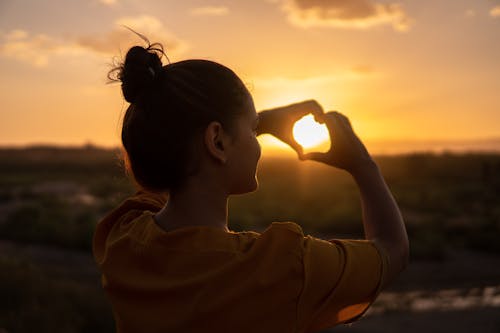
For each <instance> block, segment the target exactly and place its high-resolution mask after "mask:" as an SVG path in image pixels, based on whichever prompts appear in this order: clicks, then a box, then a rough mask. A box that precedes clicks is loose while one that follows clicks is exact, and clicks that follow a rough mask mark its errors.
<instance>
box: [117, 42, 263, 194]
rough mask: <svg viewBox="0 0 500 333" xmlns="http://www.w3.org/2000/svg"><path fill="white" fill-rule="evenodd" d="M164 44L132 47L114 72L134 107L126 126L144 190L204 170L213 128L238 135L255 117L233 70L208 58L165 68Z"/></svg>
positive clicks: (173, 184)
mask: <svg viewBox="0 0 500 333" xmlns="http://www.w3.org/2000/svg"><path fill="white" fill-rule="evenodd" d="M158 46H159V45H158V44H154V45H150V46H149V47H147V48H143V47H140V46H134V47H132V48H131V49H130V50H129V51H128V52H127V55H126V57H125V61H124V62H123V64H121V65H120V66H119V67H117V68H116V69H115V70H113V71H112V72H111V73H116V74H117V78H118V80H120V81H121V82H122V92H123V95H124V97H125V99H126V100H127V101H128V102H129V103H130V106H129V107H128V109H127V111H126V114H125V117H124V120H123V127H122V142H123V146H124V148H125V151H126V159H127V164H128V167H129V171H131V172H132V173H133V176H134V178H135V180H136V182H137V183H138V184H139V185H141V186H142V187H144V188H147V189H150V190H155V191H166V190H174V189H176V188H178V187H180V186H182V185H183V183H184V182H185V181H186V179H187V178H188V177H190V176H191V175H193V174H195V173H196V172H197V171H198V167H199V164H200V156H202V152H201V150H203V144H202V143H203V142H204V140H205V139H206V131H207V128H208V127H209V125H210V124H212V123H216V124H219V125H220V127H221V128H220V129H219V130H223V131H225V133H227V134H228V135H231V136H233V137H236V136H238V133H237V132H238V128H239V127H241V126H239V125H238V123H239V122H240V121H241V119H243V118H245V117H248V115H249V114H250V116H252V115H251V114H252V113H253V116H255V108H254V106H253V101H252V98H251V95H250V93H249V92H248V90H247V89H246V87H245V85H244V84H243V82H242V81H241V80H240V79H239V78H238V76H237V75H236V74H235V73H234V72H233V71H231V70H230V69H229V68H227V67H225V66H223V65H221V64H218V63H215V62H212V61H208V60H185V61H180V62H175V63H169V64H167V65H165V66H163V65H162V62H161V56H162V55H163V52H162V50H161V46H160V48H158ZM216 144H217V143H216ZM205 148H206V147H205ZM216 148H217V147H216Z"/></svg>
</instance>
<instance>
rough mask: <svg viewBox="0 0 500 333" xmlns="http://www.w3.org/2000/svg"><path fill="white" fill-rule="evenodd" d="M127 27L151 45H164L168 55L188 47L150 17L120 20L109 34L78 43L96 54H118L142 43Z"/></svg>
mask: <svg viewBox="0 0 500 333" xmlns="http://www.w3.org/2000/svg"><path fill="white" fill-rule="evenodd" d="M125 27H129V28H131V29H133V30H134V31H137V32H138V33H140V34H142V35H144V36H146V37H147V38H148V39H149V40H150V42H151V43H154V42H160V43H162V44H163V46H164V47H165V50H166V52H167V54H169V53H170V52H174V53H180V52H183V51H185V50H186V49H187V47H188V45H187V43H186V42H184V41H182V40H180V39H179V38H177V37H176V36H174V34H173V33H171V32H170V31H169V30H168V29H167V28H166V27H165V26H164V25H163V23H162V22H161V21H160V20H159V19H157V18H156V17H153V16H148V15H142V16H137V17H123V18H120V19H118V20H117V21H116V22H115V26H114V28H113V29H112V30H111V31H109V32H108V33H106V34H103V35H100V36H96V35H90V36H81V37H79V38H77V40H76V42H77V43H78V45H80V46H82V47H84V48H87V49H90V50H92V51H95V52H99V53H105V54H116V53H117V52H118V51H119V50H123V49H128V48H129V47H131V46H132V45H135V44H137V43H141V41H140V40H139V39H138V36H136V35H135V34H134V33H132V32H131V31H130V30H128V29H126V28H125Z"/></svg>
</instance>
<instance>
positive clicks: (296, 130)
mask: <svg viewBox="0 0 500 333" xmlns="http://www.w3.org/2000/svg"><path fill="white" fill-rule="evenodd" d="M293 138H294V139H295V141H296V142H297V143H298V144H300V145H301V146H302V148H304V153H309V152H312V151H315V152H326V151H328V149H329V148H330V136H329V134H328V129H327V128H326V125H325V124H320V123H318V122H316V120H314V117H313V115H311V114H309V115H306V116H304V117H302V118H301V119H299V120H297V121H296V122H295V124H294V126H293Z"/></svg>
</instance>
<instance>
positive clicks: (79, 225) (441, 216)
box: [0, 145, 500, 333]
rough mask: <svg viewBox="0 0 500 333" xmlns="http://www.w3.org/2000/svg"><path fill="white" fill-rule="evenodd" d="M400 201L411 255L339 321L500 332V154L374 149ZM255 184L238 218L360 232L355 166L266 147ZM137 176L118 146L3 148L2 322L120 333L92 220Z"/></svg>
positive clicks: (252, 225)
mask: <svg viewBox="0 0 500 333" xmlns="http://www.w3.org/2000/svg"><path fill="white" fill-rule="evenodd" d="M376 160H377V162H378V164H379V165H380V167H381V170H382V172H383V174H384V176H385V178H386V180H387V183H388V184H389V187H390V188H391V190H392V191H393V193H394V195H395V197H396V199H397V201H398V203H399V204H400V207H401V209H402V212H403V216H404V218H405V221H406V224H407V228H408V232H409V235H410V242H411V264H410V266H409V267H408V269H407V270H406V271H405V272H404V273H403V274H402V276H401V277H400V278H399V279H398V280H397V281H396V282H395V283H394V285H393V286H392V287H391V288H390V289H389V290H387V291H385V292H383V293H382V294H381V296H380V297H379V299H378V300H377V301H376V303H375V304H374V305H373V307H372V308H371V309H370V310H369V312H368V313H367V314H366V315H365V317H364V318H363V319H361V320H360V321H359V322H357V323H354V324H352V325H350V326H345V327H339V328H335V329H333V330H331V331H332V332H399V331H402V330H405V331H406V332H420V331H422V330H427V331H430V332H435V331H441V330H443V329H450V330H453V331H454V332H470V331H471V330H475V331H478V332H496V333H498V332H500V240H499V239H500V154H496V153H439V154H437V153H414V154H401V155H391V156H378V157H377V158H376ZM258 176H259V183H260V189H259V191H257V192H255V193H252V194H248V195H244V196H236V197H233V198H231V201H230V228H231V229H233V230H236V231H239V230H263V229H265V228H266V226H267V225H269V224H270V223H271V222H273V221H294V222H297V223H299V224H300V225H302V227H303V229H304V231H305V232H306V233H310V234H313V235H315V236H318V237H322V238H333V237H340V238H360V237H362V236H363V232H362V224H361V207H360V202H359V197H358V191H357V188H356V187H355V184H354V182H353V181H352V179H351V178H350V176H349V175H348V174H347V173H345V172H343V171H340V170H334V169H332V168H330V167H326V166H323V165H320V164H317V163H314V162H309V161H308V162H300V161H298V160H295V159H292V158H287V157H276V158H263V159H262V160H261V163H260V166H259V171H258ZM133 192H134V188H133V186H132V184H131V182H130V181H129V180H128V179H127V176H126V175H125V172H124V171H123V166H122V163H121V160H120V151H119V150H117V149H100V148H97V147H94V146H92V145H88V146H85V147H74V148H60V147H59V148H57V147H42V146H39V147H28V148H22V149H21V148H2V149H0V295H1V296H0V298H1V299H2V302H0V332H2V333H4V332H9V333H12V332H34V331H36V332H112V331H113V329H114V326H113V325H114V324H113V318H112V312H111V309H110V306H109V304H108V303H107V300H106V298H105V296H104V294H103V291H102V289H101V285H100V276H99V273H98V271H97V268H96V266H95V265H94V262H93V259H92V254H91V239H92V233H93V229H94V227H95V224H96V223H97V222H98V221H99V219H100V218H101V217H103V216H104V215H105V214H106V213H107V212H108V211H109V210H111V209H112V208H114V207H115V206H116V205H117V204H119V203H120V202H121V201H122V200H124V199H125V198H126V197H127V196H129V195H131V194H133Z"/></svg>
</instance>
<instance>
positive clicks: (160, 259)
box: [93, 40, 408, 333]
mask: <svg viewBox="0 0 500 333" xmlns="http://www.w3.org/2000/svg"><path fill="white" fill-rule="evenodd" d="M146 41H147V40H146ZM162 55H163V51H162V48H161V45H159V44H153V45H151V44H149V42H148V47H145V48H144V47H140V46H134V47H132V48H131V49H130V50H129V51H128V53H127V55H126V58H125V61H124V63H123V64H122V65H121V66H119V67H118V68H116V69H115V70H114V71H112V72H111V74H113V73H114V74H115V75H116V77H117V79H118V80H120V81H121V83H122V92H123V95H124V97H125V99H126V100H127V101H128V102H129V103H130V106H129V107H128V109H127V111H126V114H125V117H124V120H123V128H122V142H123V147H124V150H125V153H126V154H125V155H126V156H125V157H126V161H127V165H128V169H129V171H130V172H131V174H132V175H133V178H134V180H135V182H136V183H137V185H138V186H139V190H138V191H137V193H135V195H133V196H132V197H130V198H129V199H127V200H125V201H124V202H123V203H122V204H120V206H119V207H117V208H116V209H114V210H113V211H111V212H110V213H109V214H108V215H106V216H105V217H104V218H103V219H102V220H101V221H100V222H99V224H98V225H97V227H96V230H95V234H94V242H93V252H94V257H95V259H96V261H97V263H98V265H99V267H100V270H101V272H102V283H103V287H104V289H105V291H106V293H107V296H108V298H109V300H110V302H111V304H112V307H113V313H114V316H115V321H116V327H117V331H118V332H252V333H253V332H316V331H319V330H322V329H325V328H329V327H332V326H335V325H337V324H340V323H347V322H351V321H353V320H355V319H357V318H359V317H360V316H361V315H362V314H363V313H364V312H365V310H366V309H367V308H368V307H369V305H370V304H371V303H372V302H373V301H374V300H375V298H376V297H377V295H378V293H379V292H380V290H381V289H382V288H383V287H384V286H386V285H387V284H388V283H389V282H390V281H391V280H392V279H393V278H394V277H395V276H396V275H397V274H398V273H399V272H400V271H401V270H402V269H403V268H404V267H405V265H406V263H407V260H408V239H407V235H406V231H405V227H404V224H403V220H402V218H401V214H400V212H399V209H398V207H397V205H396V203H395V201H394V199H393V197H392V195H391V193H390V192H389V190H388V188H387V186H386V184H385V182H384V180H383V178H382V176H381V173H380V171H379V169H378V167H377V165H376V164H375V162H374V161H373V160H372V158H371V157H370V155H369V153H368V152H367V150H366V149H365V147H364V145H363V143H362V142H361V141H360V140H359V139H358V137H357V136H356V135H355V133H354V132H353V130H352V128H351V125H350V123H349V120H348V119H347V118H346V117H345V116H344V115H342V114H340V113H338V112H328V113H323V110H322V108H321V106H320V105H319V104H318V103H317V102H315V101H312V100H310V101H305V102H301V103H297V104H293V105H289V106H284V107H280V108H276V109H271V110H267V111H262V112H260V113H257V112H256V111H255V107H254V104H253V101H252V97H251V95H250V93H249V92H248V90H247V89H246V87H245V85H244V84H243V83H242V81H241V80H240V79H239V78H238V76H237V75H236V74H235V73H234V72H233V71H231V70H230V69H228V68H227V67H225V66H223V65H221V64H218V63H216V62H212V61H207V60H185V61H180V62H175V63H169V64H167V65H165V66H163V65H162V61H161V58H162ZM308 113H312V114H313V115H314V116H315V118H316V120H317V121H320V122H323V123H325V124H326V126H327V127H328V129H329V132H330V136H331V138H332V142H334V144H333V146H332V147H331V149H330V150H329V151H328V152H326V153H312V154H303V152H302V149H301V147H300V145H298V144H297V143H296V142H295V140H294V139H293V137H292V127H293V124H294V123H295V121H296V120H298V119H300V118H301V117H303V116H304V115H306V114H308ZM262 133H269V134H272V135H274V136H275V137H277V138H278V139H280V140H282V141H284V142H286V143H288V144H289V145H290V146H291V147H292V148H294V149H295V150H296V151H297V153H298V155H299V157H300V158H301V159H304V160H307V159H309V160H315V161H318V162H322V163H325V164H327V165H330V166H333V167H337V168H341V169H344V170H346V171H347V172H349V173H350V174H351V175H352V176H353V178H354V180H355V182H356V183H357V185H358V187H359V190H360V193H361V199H362V207H363V225H364V229H365V235H366V237H365V238H366V239H362V240H338V239H333V240H330V241H326V240H322V239H318V238H315V237H311V236H307V235H304V234H303V232H302V229H301V227H300V226H298V225H297V224H295V223H291V222H285V223H283V222H282V223H276V222H275V223H272V224H271V225H270V226H269V227H268V228H267V229H266V230H265V231H264V232H262V233H257V232H233V231H230V230H229V229H228V226H227V200H228V197H229V196H230V195H233V194H241V193H247V192H251V191H254V190H256V189H257V180H256V177H255V173H256V167H257V163H258V160H259V157H260V154H261V151H260V147H259V144H258V142H257V139H256V136H257V135H259V134H262ZM167 193H168V194H167ZM311 219H314V216H311Z"/></svg>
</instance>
